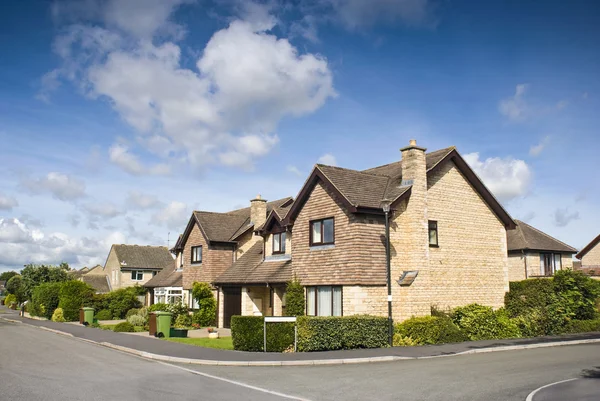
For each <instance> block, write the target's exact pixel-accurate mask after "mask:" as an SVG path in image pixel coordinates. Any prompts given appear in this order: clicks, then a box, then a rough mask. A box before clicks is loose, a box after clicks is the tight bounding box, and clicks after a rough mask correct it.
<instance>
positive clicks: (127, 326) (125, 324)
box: [113, 322, 135, 333]
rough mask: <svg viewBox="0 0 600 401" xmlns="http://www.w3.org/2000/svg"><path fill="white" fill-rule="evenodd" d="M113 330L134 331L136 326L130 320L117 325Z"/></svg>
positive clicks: (121, 331)
mask: <svg viewBox="0 0 600 401" xmlns="http://www.w3.org/2000/svg"><path fill="white" fill-rule="evenodd" d="M113 331H114V332H117V333H133V332H134V331H135V328H134V327H133V325H132V324H131V323H129V322H121V323H119V324H117V325H116V326H115V328H114V329H113Z"/></svg>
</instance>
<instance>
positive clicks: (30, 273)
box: [21, 264, 69, 299]
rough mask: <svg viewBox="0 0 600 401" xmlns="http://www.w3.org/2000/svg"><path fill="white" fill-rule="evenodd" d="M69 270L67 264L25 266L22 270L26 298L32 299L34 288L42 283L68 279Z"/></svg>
mask: <svg viewBox="0 0 600 401" xmlns="http://www.w3.org/2000/svg"><path fill="white" fill-rule="evenodd" d="M65 267H66V268H65ZM67 270H68V266H67V265H65V266H63V265H61V266H50V265H48V266H47V265H34V264H28V265H26V266H25V268H24V269H23V270H21V277H22V278H23V292H24V294H25V298H27V299H30V298H31V295H32V294H33V289H34V288H35V287H37V286H38V285H40V284H43V283H57V282H65V281H68V280H69V275H68V274H67Z"/></svg>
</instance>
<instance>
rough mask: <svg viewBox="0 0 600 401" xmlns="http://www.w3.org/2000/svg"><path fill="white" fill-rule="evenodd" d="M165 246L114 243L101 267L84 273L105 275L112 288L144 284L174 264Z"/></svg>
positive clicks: (87, 274)
mask: <svg viewBox="0 0 600 401" xmlns="http://www.w3.org/2000/svg"><path fill="white" fill-rule="evenodd" d="M174 263H175V262H174V260H173V256H172V255H171V253H170V252H169V250H168V249H167V247H165V246H141V245H124V244H120V245H119V244H114V245H112V246H111V248H110V252H109V253H108V257H107V258H106V263H105V264H104V266H103V267H102V269H99V268H94V269H92V270H90V271H89V272H88V273H86V274H85V275H84V277H85V276H90V275H105V276H107V277H108V282H109V284H110V288H111V289H112V290H118V289H120V288H125V287H132V286H134V285H144V284H146V283H147V282H148V281H149V280H150V279H151V278H152V277H154V276H155V275H156V274H158V272H160V271H161V270H163V269H164V268H168V267H171V266H173V265H174Z"/></svg>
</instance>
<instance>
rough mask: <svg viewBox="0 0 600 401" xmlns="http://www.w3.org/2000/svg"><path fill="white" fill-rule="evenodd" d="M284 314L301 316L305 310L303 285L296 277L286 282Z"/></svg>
mask: <svg viewBox="0 0 600 401" xmlns="http://www.w3.org/2000/svg"><path fill="white" fill-rule="evenodd" d="M285 301H286V304H285V314H286V315H288V316H303V315H304V310H305V304H304V287H303V286H302V284H300V281H299V280H298V278H297V277H295V276H294V279H293V280H292V281H290V282H288V283H287V288H286V292H285Z"/></svg>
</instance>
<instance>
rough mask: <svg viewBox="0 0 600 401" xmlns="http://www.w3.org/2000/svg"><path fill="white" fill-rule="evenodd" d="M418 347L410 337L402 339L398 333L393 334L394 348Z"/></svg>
mask: <svg viewBox="0 0 600 401" xmlns="http://www.w3.org/2000/svg"><path fill="white" fill-rule="evenodd" d="M415 345H419V344H418V343H417V342H416V341H415V340H413V339H412V338H410V337H404V336H402V335H400V334H398V333H394V347H412V346H415Z"/></svg>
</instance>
